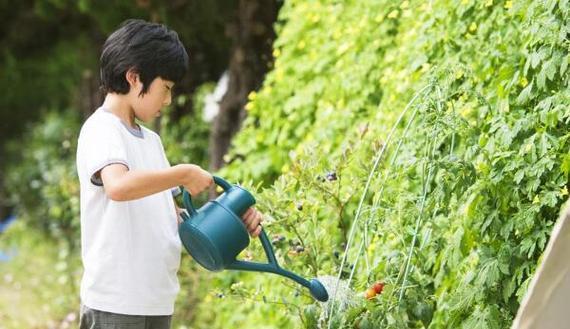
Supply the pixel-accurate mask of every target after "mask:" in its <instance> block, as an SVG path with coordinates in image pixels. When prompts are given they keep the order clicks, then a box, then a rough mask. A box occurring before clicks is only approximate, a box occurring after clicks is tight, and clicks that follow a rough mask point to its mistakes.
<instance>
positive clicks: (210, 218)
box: [178, 176, 329, 302]
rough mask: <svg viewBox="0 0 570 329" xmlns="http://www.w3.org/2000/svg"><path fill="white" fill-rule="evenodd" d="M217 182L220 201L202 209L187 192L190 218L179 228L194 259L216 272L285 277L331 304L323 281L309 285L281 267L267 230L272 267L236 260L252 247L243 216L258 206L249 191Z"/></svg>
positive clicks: (264, 242) (263, 239)
mask: <svg viewBox="0 0 570 329" xmlns="http://www.w3.org/2000/svg"><path fill="white" fill-rule="evenodd" d="M214 182H215V183H216V185H218V186H220V187H222V188H223V189H224V193H223V194H222V195H220V196H219V197H218V198H217V199H216V200H210V201H208V202H207V203H206V204H205V205H203V206H202V207H201V208H200V209H196V208H194V205H193V204H192V199H191V196H190V194H189V193H188V192H187V191H186V190H184V191H183V200H184V206H185V207H186V210H187V211H188V213H189V215H188V214H185V213H182V214H181V217H182V219H183V222H182V223H180V225H179V228H178V234H179V235H180V239H181V240H182V244H183V245H184V248H186V250H187V251H188V252H189V253H190V255H192V258H194V259H195V260H196V261H197V262H198V264H200V265H202V266H203V267H205V268H206V269H208V270H210V271H214V272H217V271H221V270H224V269H227V270H241V271H254V272H269V273H274V274H278V275H282V276H284V277H287V278H289V279H291V280H293V281H295V282H297V283H299V284H301V285H302V286H304V287H306V288H308V289H309V291H310V292H311V295H312V296H313V297H314V298H315V299H317V300H319V301H321V302H325V301H327V300H328V298H329V296H328V293H327V291H326V289H325V287H324V286H323V284H322V283H321V282H320V281H318V280H317V279H312V280H311V281H308V280H306V279H304V278H302V277H300V276H298V275H297V274H295V273H293V272H290V271H287V270H284V269H282V268H281V267H280V266H279V264H278V263H277V259H276V258H275V253H274V252H273V247H272V246H271V243H270V242H269V239H268V238H267V235H266V234H265V231H264V230H263V229H262V230H261V233H260V235H259V239H260V240H261V244H262V246H263V250H265V255H266V256H267V260H268V263H257V262H248V261H241V260H237V259H236V257H237V256H238V255H239V253H240V252H241V251H242V250H244V249H245V248H246V247H247V246H248V245H249V233H248V231H247V229H246V227H245V224H244V223H243V221H242V220H241V216H242V215H243V214H244V213H245V211H246V210H247V209H248V208H250V207H251V206H253V205H254V204H255V199H254V198H253V196H252V195H251V193H249V192H248V191H247V190H245V189H243V188H242V187H240V186H238V185H232V184H230V183H228V182H227V181H225V180H224V179H222V178H220V177H217V176H214Z"/></svg>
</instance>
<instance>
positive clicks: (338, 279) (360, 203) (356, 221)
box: [327, 84, 432, 329]
mask: <svg viewBox="0 0 570 329" xmlns="http://www.w3.org/2000/svg"><path fill="white" fill-rule="evenodd" d="M431 87H432V85H431V84H428V85H427V86H425V87H424V88H422V89H421V90H420V91H418V92H417V93H416V94H415V95H414V97H413V98H412V100H410V102H408V104H407V105H406V107H405V108H404V110H403V111H402V113H401V114H400V116H399V117H398V119H397V120H396V123H395V124H394V125H393V126H392V129H391V130H390V133H389V134H388V137H387V138H386V142H385V143H384V145H382V149H381V150H380V153H379V154H378V155H377V157H376V159H375V160H374V164H373V166H372V170H371V171H370V174H369V175H368V179H367V181H366V186H365V187H364V191H363V193H362V196H361V198H360V202H359V204H358V208H357V210H356V216H355V218H354V221H353V224H352V228H351V229H350V234H349V237H348V241H347V243H346V247H345V250H344V255H343V258H342V261H341V265H340V269H339V273H338V277H337V282H336V286H335V293H334V295H333V297H332V300H331V304H330V305H331V306H330V312H329V317H328V319H329V321H328V326H327V328H328V329H330V328H331V325H332V318H333V315H334V308H335V303H334V302H335V301H336V296H337V293H336V292H337V291H338V284H339V282H340V277H341V275H342V270H343V268H344V264H345V263H346V258H347V255H348V250H349V249H350V245H351V244H352V240H353V238H354V234H355V232H356V227H357V224H358V219H359V218H360V212H361V211H362V205H363V203H364V199H365V198H366V194H368V189H369V188H370V182H371V181H372V177H373V176H374V173H375V171H376V168H377V167H378V164H379V163H380V159H381V158H382V155H383V154H384V152H385V150H386V146H387V145H388V144H389V143H390V141H391V138H392V135H393V134H394V132H395V130H396V128H397V127H398V126H399V124H400V122H401V121H402V119H403V118H404V115H405V114H406V113H407V112H408V110H409V108H410V107H411V105H412V104H413V103H414V102H415V100H416V99H417V98H418V97H419V96H420V95H422V94H423V93H424V92H425V91H426V90H428V89H429V88H431ZM353 270H354V268H353ZM351 276H352V275H351ZM349 284H350V281H349Z"/></svg>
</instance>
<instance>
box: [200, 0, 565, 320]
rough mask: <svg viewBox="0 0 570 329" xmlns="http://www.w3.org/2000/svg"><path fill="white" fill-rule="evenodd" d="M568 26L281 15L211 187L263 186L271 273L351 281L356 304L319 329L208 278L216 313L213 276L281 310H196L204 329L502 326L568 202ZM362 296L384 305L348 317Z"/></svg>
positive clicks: (529, 15) (335, 13)
mask: <svg viewBox="0 0 570 329" xmlns="http://www.w3.org/2000/svg"><path fill="white" fill-rule="evenodd" d="M569 10H570V8H569V4H568V2H567V1H530V0H529V1H516V2H515V1H496V0H488V1H471V0H464V1H457V2H449V1H429V2H421V1H411V2H410V1H402V2H393V1H375V2H369V1H351V2H342V3H338V2H334V1H324V0H322V1H313V2H310V3H308V2H303V1H289V2H287V3H286V4H285V6H284V7H283V9H282V11H281V15H280V22H281V23H280V25H279V27H278V39H277V40H276V42H275V51H274V55H275V57H276V61H275V68H274V70H273V71H272V72H271V73H270V74H269V75H268V77H267V79H266V81H265V84H264V86H263V88H262V89H261V90H260V91H259V92H257V93H252V94H251V95H250V103H249V104H248V105H247V109H248V113H249V117H248V119H247V121H246V123H245V126H244V129H243V130H242V131H241V132H240V134H239V135H238V136H237V137H236V139H235V142H234V148H233V151H232V157H233V159H231V163H230V165H229V166H228V167H226V168H225V169H224V170H223V171H222V174H223V175H224V176H226V177H229V178H230V179H233V180H238V181H243V180H246V181H247V180H251V181H254V182H263V183H265V185H266V186H267V185H270V184H271V186H270V187H268V188H266V189H264V190H257V192H256V197H257V200H258V203H259V208H260V209H262V210H263V211H264V212H265V213H266V214H267V217H268V219H267V221H268V223H267V224H266V228H267V230H268V231H269V232H271V234H278V235H282V236H285V237H286V240H285V241H291V243H282V244H276V245H275V248H276V249H277V253H278V255H279V256H278V259H280V260H281V262H282V263H283V264H284V265H283V266H284V267H286V268H289V269H291V270H293V271H296V272H298V273H300V274H301V275H305V276H308V277H312V276H319V275H324V274H329V275H335V276H336V275H337V273H341V277H342V278H345V279H349V278H350V268H351V266H354V268H355V273H354V277H353V278H352V281H351V287H352V288H353V290H354V291H356V292H357V294H358V296H359V298H360V301H361V302H360V303H356V304H355V305H353V306H351V307H349V308H348V309H341V310H339V307H335V308H333V316H332V317H328V316H327V314H325V312H324V306H322V305H321V306H316V305H317V304H313V302H312V301H311V300H310V299H308V298H306V297H303V296H297V297H295V296H294V294H293V293H294V291H296V290H297V289H298V288H296V287H295V288H294V287H291V286H285V285H283V283H285V282H286V281H285V280H277V279H275V278H273V277H271V276H270V275H266V276H262V275H257V276H256V277H255V280H252V279H250V278H251V275H249V274H243V275H242V274H235V273H232V274H227V275H225V274H220V275H218V276H217V280H218V281H219V282H217V284H216V287H217V288H218V289H224V291H226V292H227V293H228V294H229V295H230V296H233V295H232V290H231V288H229V287H228V285H225V284H224V283H223V282H225V281H224V280H226V278H227V277H231V278H233V280H236V281H237V282H240V285H241V286H242V287H244V289H245V291H249V292H250V294H251V296H257V295H259V294H263V295H264V296H265V297H264V299H263V300H264V301H265V300H269V301H275V300H284V301H286V303H284V304H285V305H284V306H283V307H280V306H279V305H274V306H273V308H274V309H277V308H281V310H282V311H281V312H279V316H277V317H276V318H274V317H273V315H272V313H267V312H268V310H267V308H266V307H265V305H266V304H265V303H264V302H262V301H258V302H257V303H258V306H257V307H256V308H254V309H253V310H252V309H251V306H250V305H249V304H247V305H245V304H240V303H239V302H237V301H238V300H239V298H238V297H235V298H226V299H221V300H215V301H209V300H206V301H204V303H203V304H201V305H200V309H202V310H209V312H210V313H209V315H208V319H209V318H215V319H216V321H215V322H208V327H209V328H222V327H224V325H223V323H232V324H233V325H235V326H238V325H247V326H248V327H251V328H264V327H283V328H284V327H287V326H280V324H279V323H281V322H282V321H285V320H287V321H289V322H288V325H290V327H299V326H301V325H304V326H305V327H306V328H315V327H319V328H327V326H328V325H329V321H331V322H332V326H331V327H332V328H340V327H347V328H349V327H350V328H352V327H361V328H362V327H370V328H387V327H390V328H428V327H429V328H450V327H452V328H507V327H509V325H510V323H511V321H512V318H513V317H514V315H515V313H516V310H517V308H518V305H519V302H520V300H521V298H522V296H523V295H524V293H525V291H526V287H527V285H528V282H529V280H530V278H531V275H532V273H533V272H534V269H535V266H536V264H537V262H538V259H539V257H540V255H541V253H542V250H543V249H544V247H545V245H546V242H547V241H548V237H549V235H550V229H551V227H552V225H553V223H554V221H555V220H556V219H557V215H558V211H559V209H560V206H561V205H562V203H563V202H564V200H565V199H566V198H567V195H568V187H567V183H568V173H569V172H570V169H569V168H570V166H569V157H568V155H567V154H568V151H569V145H568V142H567V141H568V137H570V134H569V133H568V129H567V125H566V123H567V122H568V120H569V117H568V115H569V114H568V111H567V110H566V109H567V107H568V105H569V104H570V93H569V91H568V90H569V89H568V87H569V83H570V77H569V76H570V75H569V74H568V61H569V58H570V57H569V55H568V45H569V43H568V34H569V32H570V31H569V30H568V27H567V24H566V22H567V20H568V14H569ZM404 110H406V111H407V112H406V113H405V114H404V116H403V117H402V121H401V122H400V123H399V124H398V125H397V126H396V130H395V132H394V135H391V134H390V130H391V128H392V127H393V126H394V124H395V123H396V122H397V118H398V116H399V115H400V114H401V113H402V112H404ZM408 125H409V126H408ZM383 147H386V149H384V148H383ZM380 155H382V157H380ZM376 160H378V162H377V163H376ZM376 164H378V166H376ZM330 172H334V173H335V174H336V177H337V179H336V180H334V179H327V177H331V176H330V175H327V173H330ZM367 183H369V185H367ZM366 187H368V188H367V189H366ZM252 189H253V190H255V188H253V187H252ZM299 204H301V205H302V207H301V209H302V210H299V207H298V205H299ZM353 226H354V228H355V234H354V236H352V235H351V234H350V228H351V227H353ZM351 237H353V238H352V239H351ZM297 242H298V243H300V244H301V245H303V246H304V251H303V252H302V253H300V254H296V253H293V252H291V251H292V250H294V245H295V243H297ZM346 244H348V246H346ZM361 245H362V249H360V246H361ZM345 246H346V248H345ZM251 248H252V250H253V254H255V255H257V254H259V255H261V249H260V248H259V244H258V243H255V244H254V246H253V247H251ZM345 249H346V251H347V252H346V255H343V252H344V250H345ZM250 252H251V251H250ZM292 255H295V256H292ZM337 255H340V257H338V256H337ZM343 256H346V261H345V262H343V259H342V258H343ZM377 280H381V281H384V282H386V283H387V288H386V291H385V292H384V293H383V294H382V295H379V296H376V297H375V298H373V299H371V300H364V298H363V297H362V295H361V292H362V291H364V290H365V289H366V288H367V287H369V285H370V284H371V283H373V282H375V281H377ZM276 282H281V284H276ZM291 294H293V296H291ZM290 304H293V305H294V308H293V310H294V309H296V308H299V309H308V310H310V311H305V312H295V311H293V310H291V309H290V307H288V305H290ZM315 308H316V310H317V311H316V312H317V314H316V315H315ZM335 309H336V311H335ZM288 310H289V312H288V313H287V312H283V311H288ZM329 311H330V309H329ZM211 312H214V314H211ZM202 313H205V311H204V312H200V314H202ZM285 314H289V315H288V318H287V316H286V315H285ZM238 315H240V316H239V317H238ZM263 318H265V320H264V321H263V320H261V319H263ZM315 323H316V324H315Z"/></svg>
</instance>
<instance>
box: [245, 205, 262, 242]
mask: <svg viewBox="0 0 570 329" xmlns="http://www.w3.org/2000/svg"><path fill="white" fill-rule="evenodd" d="M242 220H243V223H244V224H245V227H246V228H247V230H248V231H249V235H251V236H252V237H257V236H259V234H260V233H261V222H262V221H263V215H262V214H261V213H260V212H259V211H257V209H255V208H253V207H251V208H249V209H248V210H246V212H245V213H244V214H243V216H242Z"/></svg>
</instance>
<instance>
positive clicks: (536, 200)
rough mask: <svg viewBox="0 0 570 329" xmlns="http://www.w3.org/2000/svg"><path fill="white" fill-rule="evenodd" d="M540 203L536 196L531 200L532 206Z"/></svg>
mask: <svg viewBox="0 0 570 329" xmlns="http://www.w3.org/2000/svg"><path fill="white" fill-rule="evenodd" d="M537 203H540V198H539V197H538V195H535V196H534V199H532V204H537Z"/></svg>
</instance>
